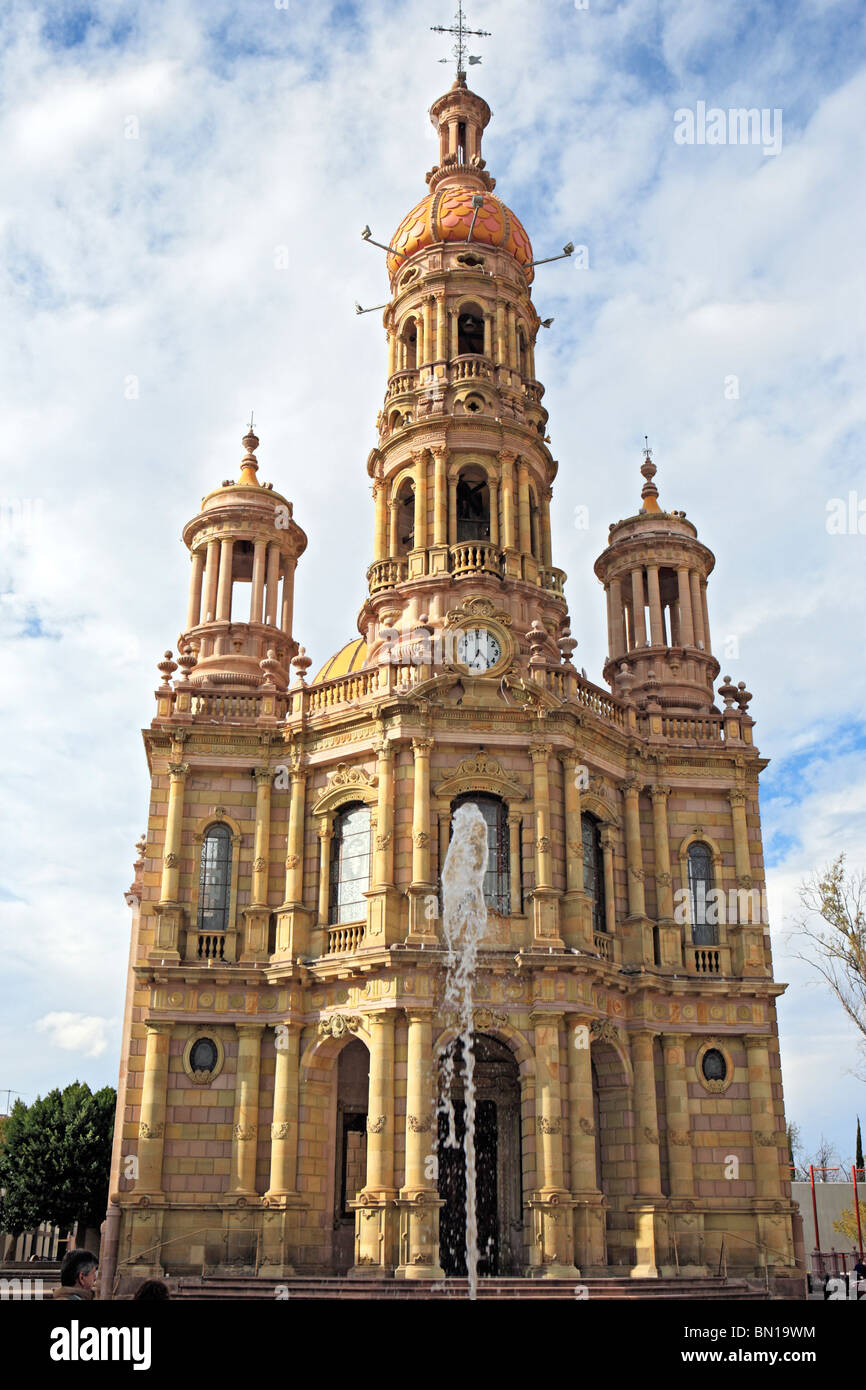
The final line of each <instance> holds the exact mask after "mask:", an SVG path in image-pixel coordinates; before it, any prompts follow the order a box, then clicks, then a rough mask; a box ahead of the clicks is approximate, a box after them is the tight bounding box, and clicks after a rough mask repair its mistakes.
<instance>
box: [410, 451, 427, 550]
mask: <svg viewBox="0 0 866 1390" xmlns="http://www.w3.org/2000/svg"><path fill="white" fill-rule="evenodd" d="M412 460H413V462H414V464H415V535H414V538H413V549H415V550H425V549H426V547H427V451H426V449H416V450H414V451H413V454H412Z"/></svg>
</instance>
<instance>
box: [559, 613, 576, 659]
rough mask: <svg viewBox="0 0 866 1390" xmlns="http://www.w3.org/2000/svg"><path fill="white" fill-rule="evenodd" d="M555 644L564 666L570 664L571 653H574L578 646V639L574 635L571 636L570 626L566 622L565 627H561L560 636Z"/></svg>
mask: <svg viewBox="0 0 866 1390" xmlns="http://www.w3.org/2000/svg"><path fill="white" fill-rule="evenodd" d="M556 645H557V646H558V647H559V650H560V652H561V653H562V659H563V661H564V662H565V664H566V666H570V665H571V658H572V655H573V654H574V652H575V650H576V648H577V646H578V641H577V638H576V637H572V635H571V626H570V625H569V624H568V623H566V625H565V627H564V628H563V630H562V636H561V637H560V639H559V641H558V642H557V644H556Z"/></svg>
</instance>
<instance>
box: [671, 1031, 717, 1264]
mask: <svg viewBox="0 0 866 1390" xmlns="http://www.w3.org/2000/svg"><path fill="white" fill-rule="evenodd" d="M687 1042H688V1038H687V1037H686V1036H685V1035H684V1034H681V1033H665V1034H664V1035H663V1037H662V1049H663V1052H664V1063H665V1118H666V1121H667V1144H668V1174H669V1178H670V1192H671V1208H672V1217H671V1220H672V1222H673V1236H674V1239H675V1241H676V1249H677V1260H678V1262H679V1267H680V1274H685V1275H692V1276H695V1277H697V1276H699V1275H701V1274H706V1266H705V1265H704V1262H703V1221H704V1218H703V1213H702V1212H699V1211H697V1210H693V1209H692V1208H693V1205H694V1204H693V1203H692V1198H693V1197H694V1193H695V1175H694V1168H693V1165H692V1134H691V1129H692V1125H691V1115H690V1112H689V1088H688V1079H687V1077H686V1044H687Z"/></svg>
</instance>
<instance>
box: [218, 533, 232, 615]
mask: <svg viewBox="0 0 866 1390" xmlns="http://www.w3.org/2000/svg"><path fill="white" fill-rule="evenodd" d="M234 544H235V543H234V541H233V540H231V539H230V538H229V537H227V536H226V537H223V540H222V541H221V542H220V577H219V585H218V588H217V619H218V620H219V621H220V622H229V621H230V619H231V616H232V555H233V552H234Z"/></svg>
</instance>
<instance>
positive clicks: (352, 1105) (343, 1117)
mask: <svg viewBox="0 0 866 1390" xmlns="http://www.w3.org/2000/svg"><path fill="white" fill-rule="evenodd" d="M369 1078H370V1054H369V1052H368V1051H367V1049H366V1047H365V1046H364V1044H363V1043H362V1042H359V1041H358V1039H357V1038H353V1039H352V1041H351V1042H348V1043H347V1044H346V1046H345V1047H344V1048H343V1049H342V1051H341V1052H340V1055H339V1057H338V1059H337V1124H336V1146H335V1158H336V1162H335V1164H334V1177H335V1183H334V1256H333V1264H334V1269H335V1270H336V1271H337V1272H339V1273H341V1274H344V1273H345V1272H346V1270H347V1269H349V1268H350V1267H351V1264H352V1260H353V1256H354V1244H355V1213H354V1211H353V1210H352V1208H351V1207H350V1205H349V1203H350V1202H353V1201H354V1200H355V1198H356V1197H357V1195H358V1193H359V1192H360V1190H361V1188H362V1187H363V1186H364V1183H365V1182H366V1180H367V1104H368V1100H367V1097H368V1094H369Z"/></svg>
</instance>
